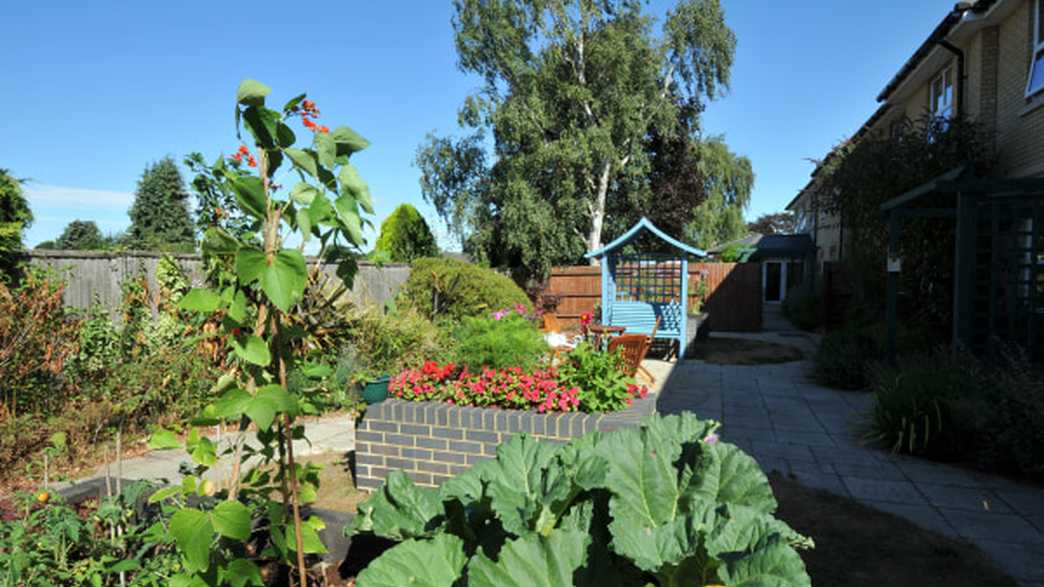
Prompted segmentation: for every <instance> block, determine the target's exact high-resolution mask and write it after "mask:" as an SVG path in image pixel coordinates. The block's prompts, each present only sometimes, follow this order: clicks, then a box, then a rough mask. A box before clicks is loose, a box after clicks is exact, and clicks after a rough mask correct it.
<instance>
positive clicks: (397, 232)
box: [372, 204, 439, 263]
mask: <svg viewBox="0 0 1044 587" xmlns="http://www.w3.org/2000/svg"><path fill="white" fill-rule="evenodd" d="M438 254H439V248H438V246H436V244H435V236H434V235H433V234H431V229H430V228H429V227H428V223H427V222H425V220H424V217H423V216H421V215H420V212H418V211H417V209H416V208H414V207H413V206H411V205H409V204H400V205H399V207H398V208H396V209H395V211H394V212H392V213H391V214H389V215H388V217H387V218H385V219H384V222H381V233H380V236H378V237H377V243H376V244H375V245H374V248H373V253H372V257H373V259H374V260H375V261H384V262H392V263H409V262H411V261H413V260H414V259H419V258H421V257H434V256H435V255H438Z"/></svg>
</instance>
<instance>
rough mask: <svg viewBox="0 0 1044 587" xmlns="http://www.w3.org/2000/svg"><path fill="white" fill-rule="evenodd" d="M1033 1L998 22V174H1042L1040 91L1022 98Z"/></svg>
mask: <svg viewBox="0 0 1044 587" xmlns="http://www.w3.org/2000/svg"><path fill="white" fill-rule="evenodd" d="M1032 5H1033V3H1032V2H1031V1H1030V0H1024V1H1023V2H1022V3H1021V5H1020V6H1019V8H1018V9H1017V10H1016V11H1015V12H1013V13H1012V14H1011V16H1009V17H1008V18H1006V19H1004V21H1003V22H1001V24H1000V31H999V37H1000V38H999V44H998V48H997V50H998V57H997V64H998V69H997V149H998V156H999V159H1000V174H1001V175H1007V176H1024V175H1039V174H1042V173H1044V94H1037V95H1036V96H1035V97H1033V98H1030V99H1027V98H1026V81H1027V75H1028V73H1029V64H1030V44H1031V43H1032V40H1031V39H1032V37H1031V35H1032V31H1033V28H1032V27H1033V14H1032V12H1031V10H1030V8H1031V7H1032Z"/></svg>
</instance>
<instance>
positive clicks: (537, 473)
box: [482, 434, 574, 536]
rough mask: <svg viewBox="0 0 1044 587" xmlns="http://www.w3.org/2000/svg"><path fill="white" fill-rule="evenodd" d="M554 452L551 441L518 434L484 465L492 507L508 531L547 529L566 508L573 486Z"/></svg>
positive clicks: (500, 447)
mask: <svg viewBox="0 0 1044 587" xmlns="http://www.w3.org/2000/svg"><path fill="white" fill-rule="evenodd" d="M557 451H558V447H557V446H556V445H554V444H551V443H547V442H540V441H538V440H537V439H536V438H533V437H531V436H527V435H525V434H520V435H518V436H515V437H512V438H511V440H509V441H508V442H507V443H505V444H502V445H500V446H499V447H498V448H497V458H496V460H495V461H493V462H492V463H491V464H489V465H486V466H485V467H483V469H482V479H483V480H484V481H486V482H487V483H488V487H487V493H488V494H489V496H490V498H491V499H492V504H491V507H492V508H493V511H495V512H496V513H497V517H498V518H499V519H500V521H501V523H502V524H503V525H504V529H505V530H507V531H508V532H511V533H513V534H515V535H517V536H522V535H524V534H526V533H528V532H532V531H545V532H547V531H550V529H551V527H553V526H554V522H555V521H556V520H557V518H558V516H560V515H561V514H562V512H563V511H564V509H565V508H566V507H568V505H569V501H570V497H571V495H572V494H573V489H574V488H573V483H572V480H571V479H569V478H568V477H566V476H565V474H564V470H563V469H562V467H561V465H560V463H559V462H558V461H557V460H556V454H557ZM538 522H539V523H538ZM538 526H541V527H538Z"/></svg>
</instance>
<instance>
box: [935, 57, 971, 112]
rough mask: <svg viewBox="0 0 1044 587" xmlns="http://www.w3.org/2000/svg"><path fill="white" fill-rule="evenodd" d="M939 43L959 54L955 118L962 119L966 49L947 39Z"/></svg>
mask: <svg viewBox="0 0 1044 587" xmlns="http://www.w3.org/2000/svg"><path fill="white" fill-rule="evenodd" d="M937 44H938V45H939V46H940V47H942V48H943V49H946V50H947V51H949V52H950V53H953V54H954V55H956V56H957V115H956V116H955V117H954V118H956V119H957V120H962V119H963V117H964V78H965V73H964V51H962V50H961V49H960V48H959V47H957V46H955V45H954V44H953V43H951V42H949V41H947V40H946V39H942V40H940V41H937Z"/></svg>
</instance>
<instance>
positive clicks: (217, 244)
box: [201, 226, 239, 257]
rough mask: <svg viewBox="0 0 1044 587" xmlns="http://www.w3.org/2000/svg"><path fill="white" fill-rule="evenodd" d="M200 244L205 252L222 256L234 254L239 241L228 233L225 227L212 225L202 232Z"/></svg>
mask: <svg viewBox="0 0 1044 587" xmlns="http://www.w3.org/2000/svg"><path fill="white" fill-rule="evenodd" d="M201 246H202V248H203V251H204V252H205V253H208V254H211V255H216V256H221V257H224V256H229V255H234V254H236V250H238V249H239V241H237V240H236V239H235V237H233V236H232V235H230V234H228V232H226V231H225V229H223V228H220V227H217V226H212V227H210V228H208V229H207V231H206V232H205V233H203V243H202V245H201Z"/></svg>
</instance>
